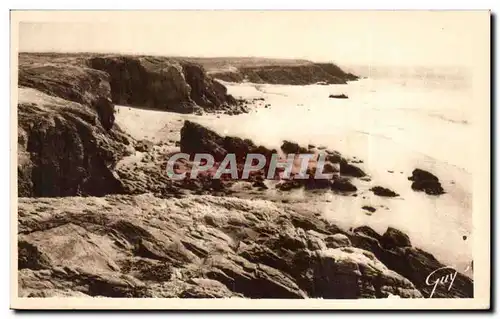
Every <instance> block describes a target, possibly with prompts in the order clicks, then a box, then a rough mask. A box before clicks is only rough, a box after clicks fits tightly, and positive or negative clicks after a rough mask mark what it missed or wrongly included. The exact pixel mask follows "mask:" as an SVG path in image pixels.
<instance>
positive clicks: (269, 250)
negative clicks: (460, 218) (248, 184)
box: [18, 194, 472, 298]
mask: <svg viewBox="0 0 500 319" xmlns="http://www.w3.org/2000/svg"><path fill="white" fill-rule="evenodd" d="M18 230H19V233H18V238H19V242H20V245H19V291H20V295H21V296H62V295H64V296H106V297H190V298H191V297H192V298H205V297H214V298H223V297H250V298H306V297H323V298H381V297H387V296H389V295H398V296H401V297H404V298H414V297H422V295H423V294H424V293H425V292H427V287H426V286H425V283H424V282H423V281H422V280H423V277H425V276H427V273H426V271H429V270H430V269H431V267H439V266H440V264H439V263H438V262H437V261H436V260H435V259H434V258H433V257H432V255H430V254H427V253H424V252H422V251H420V250H419V249H417V248H413V247H411V246H406V245H407V244H409V243H405V244H404V245H403V246H401V245H399V244H398V245H397V247H395V248H388V246H387V245H386V246H384V247H383V246H381V244H380V242H383V243H385V242H387V240H384V241H380V242H379V240H378V239H376V238H373V237H369V236H367V235H365V234H367V232H366V231H365V232H361V231H359V230H355V231H354V232H347V231H344V230H341V229H340V228H338V227H336V226H335V225H333V224H330V223H329V222H327V221H325V220H322V219H319V218H317V217H313V216H306V215H302V214H300V213H298V212H295V211H293V210H290V209H287V208H285V207H284V206H281V204H275V203H272V202H269V201H264V200H253V201H250V200H243V199H237V198H229V197H227V198H222V197H214V196H210V195H203V196H187V197H184V198H180V199H176V198H173V199H160V198H157V197H154V196H152V195H148V194H144V195H137V196H131V195H112V196H106V197H99V198H97V197H86V198H84V197H66V198H57V199H55V198H54V199H50V198H45V199H31V198H21V199H20V201H19V229H18ZM388 232H391V233H394V231H393V230H390V231H388ZM368 233H369V232H368ZM384 237H391V238H392V237H396V238H397V236H395V235H390V236H389V235H387V236H385V235H384ZM395 242H397V243H399V242H400V240H396V241H395ZM403 249H405V250H407V252H406V253H404V252H403ZM406 254H410V255H409V256H410V259H408V258H407V257H408V256H407V255H406ZM403 265H404V266H405V267H407V268H403V269H401V267H402V266H403ZM420 267H422V269H420ZM410 270H411V271H410ZM402 274H405V275H402ZM459 282H460V284H457V285H456V287H455V288H454V289H453V290H451V291H450V292H448V291H447V290H446V289H443V290H440V291H439V293H440V295H439V296H462V297H465V296H470V291H468V290H467V289H468V287H469V286H470V285H472V284H471V282H470V281H467V278H466V277H464V276H461V277H460V281H459Z"/></svg>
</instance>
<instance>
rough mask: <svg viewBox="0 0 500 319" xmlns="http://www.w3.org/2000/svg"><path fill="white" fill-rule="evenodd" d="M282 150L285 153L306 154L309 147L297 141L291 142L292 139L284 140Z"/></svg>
mask: <svg viewBox="0 0 500 319" xmlns="http://www.w3.org/2000/svg"><path fill="white" fill-rule="evenodd" d="M281 150H282V151H283V152H284V153H285V154H304V153H308V150H307V148H305V147H302V146H300V145H299V144H297V143H294V142H290V141H283V144H282V145H281Z"/></svg>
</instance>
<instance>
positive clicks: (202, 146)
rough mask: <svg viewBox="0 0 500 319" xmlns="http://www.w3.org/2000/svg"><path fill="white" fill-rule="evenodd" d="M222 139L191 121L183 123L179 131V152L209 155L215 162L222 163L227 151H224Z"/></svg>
mask: <svg viewBox="0 0 500 319" xmlns="http://www.w3.org/2000/svg"><path fill="white" fill-rule="evenodd" d="M223 145H224V138H223V137H222V136H220V135H219V134H217V133H215V132H213V131H211V130H209V129H207V128H205V127H204V126H202V125H200V124H198V123H194V122H191V121H185V122H184V126H183V127H182V129H181V140H180V147H181V152H183V153H187V154H191V155H194V154H197V153H206V154H211V155H213V157H214V158H215V160H216V161H219V162H220V161H222V160H223V159H224V157H226V154H227V153H228V152H227V150H225V149H224V147H223Z"/></svg>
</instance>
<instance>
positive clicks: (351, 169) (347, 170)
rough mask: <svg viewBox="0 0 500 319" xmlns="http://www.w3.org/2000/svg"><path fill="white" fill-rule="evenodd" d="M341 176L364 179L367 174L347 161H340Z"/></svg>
mask: <svg viewBox="0 0 500 319" xmlns="http://www.w3.org/2000/svg"><path fill="white" fill-rule="evenodd" d="M340 175H344V176H352V177H364V176H366V173H365V172H363V170H362V169H361V168H359V167H357V166H355V165H352V164H349V163H348V162H347V160H345V159H341V160H340Z"/></svg>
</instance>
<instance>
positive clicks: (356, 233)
mask: <svg viewBox="0 0 500 319" xmlns="http://www.w3.org/2000/svg"><path fill="white" fill-rule="evenodd" d="M490 23H491V16H490V12H489V11H11V92H12V93H11V103H12V105H11V115H12V116H11V135H12V136H11V154H10V155H11V159H12V160H11V162H12V165H11V171H12V173H11V185H12V193H13V194H12V196H13V197H12V204H11V205H12V209H11V238H12V239H11V241H13V243H12V247H13V248H12V250H11V266H12V267H11V268H12V269H11V277H12V287H11V291H12V292H11V294H12V296H11V298H12V301H11V303H12V307H14V308H18V309H57V308H72V309H80V308H81V309H108V308H109V309H118V308H124V309H180V308H182V309H195V308H206V309H208V308H214V307H215V308H219V309H243V308H245V309H262V308H264V309H313V308H314V309H398V308H399V309H412V308H415V309H422V308H434V309H435V308H439V309H460V308H464V309H479V308H481V309H486V308H488V307H489V306H490V248H489V247H490V107H491V106H490ZM123 298H127V299H123Z"/></svg>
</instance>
